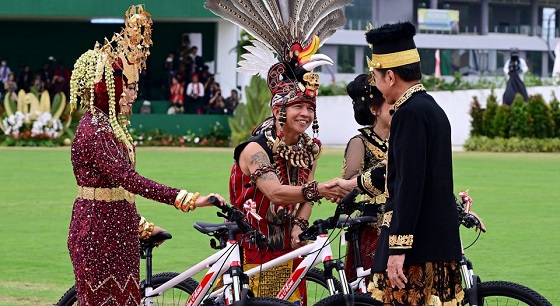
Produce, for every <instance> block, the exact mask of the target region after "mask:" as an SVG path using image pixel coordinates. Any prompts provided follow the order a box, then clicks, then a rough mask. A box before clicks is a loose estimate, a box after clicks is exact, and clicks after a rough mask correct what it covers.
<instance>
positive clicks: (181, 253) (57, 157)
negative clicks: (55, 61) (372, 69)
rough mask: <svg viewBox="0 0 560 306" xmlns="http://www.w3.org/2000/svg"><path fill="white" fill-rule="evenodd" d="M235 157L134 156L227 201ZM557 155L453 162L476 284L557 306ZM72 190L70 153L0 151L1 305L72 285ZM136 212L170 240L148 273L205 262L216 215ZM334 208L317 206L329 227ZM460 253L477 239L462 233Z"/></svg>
mask: <svg viewBox="0 0 560 306" xmlns="http://www.w3.org/2000/svg"><path fill="white" fill-rule="evenodd" d="M342 154H343V152H342V149H328V148H327V149H325V152H324V154H323V155H322V157H321V159H320V160H319V169H318V170H317V174H316V176H317V179H318V180H326V179H329V178H332V177H335V176H339V175H340V166H341V163H342ZM231 156H232V149H156V148H154V149H152V148H140V149H139V150H138V158H137V160H138V171H139V173H141V174H142V175H144V176H146V177H149V178H152V179H155V180H157V181H159V182H161V183H165V184H169V185H171V186H175V187H179V188H187V189H189V190H196V191H200V192H201V193H203V194H206V193H209V192H218V193H220V194H222V195H224V196H227V190H228V187H227V182H228V179H229V171H230V168H231V164H232V157H231ZM559 169H560V155H559V154H495V153H492V154H489V153H455V155H454V174H455V186H456V189H455V191H456V192H459V191H461V190H464V189H470V195H471V196H472V198H473V199H474V207H473V208H474V210H475V211H476V212H477V213H478V214H479V215H480V216H481V217H482V218H483V219H484V222H485V224H486V226H487V228H488V232H487V233H486V234H483V235H482V236H481V237H480V239H479V240H478V242H477V243H476V244H475V245H474V246H473V247H471V248H470V249H469V250H467V256H468V257H469V258H470V259H471V260H472V261H473V263H474V267H475V272H476V273H477V274H479V275H480V276H481V277H482V280H509V281H512V282H517V283H521V284H524V285H526V286H528V287H531V288H533V289H535V290H536V291H538V292H540V293H541V294H543V295H544V296H545V297H547V298H548V299H549V300H550V301H551V302H552V304H557V305H560V293H558V289H559V288H558V286H557V284H556V283H555V282H554V278H555V277H557V276H558V275H560V256H559V254H560V230H559V229H560V228H559V226H558V220H559V218H558V216H559V215H560V205H559V204H558V200H557V192H558V186H559V182H560V171H559ZM75 186H76V183H75V181H74V177H73V174H72V166H71V164H70V151H69V148H57V149H25V148H20V149H17V148H16V149H13V148H0V208H1V213H0V229H2V233H3V235H2V238H1V241H2V242H1V248H0V260H1V264H0V276H1V278H0V305H52V304H54V303H56V302H57V301H58V298H59V297H60V296H61V295H62V294H63V293H64V292H65V291H66V289H67V288H68V287H69V286H71V285H72V283H73V274H72V267H71V264H70V259H69V257H68V251H67V248H66V235H67V230H68V225H69V222H70V213H71V210H72V203H73V201H74V198H75V194H76V191H75V190H76V189H75ZM137 202H138V204H137V205H138V210H139V211H140V212H141V213H142V214H143V215H144V216H145V217H146V218H148V220H150V221H152V222H155V223H156V224H158V225H160V226H162V227H164V228H165V229H167V230H168V231H169V232H171V233H172V234H173V235H174V238H173V239H172V240H170V241H168V242H166V243H165V244H164V245H163V246H162V247H160V248H159V249H157V250H156V251H155V254H154V256H155V259H154V263H155V272H163V271H178V272H180V271H182V270H184V269H185V268H187V267H189V266H190V265H191V264H193V263H195V262H197V261H199V260H201V259H203V258H205V257H207V256H208V255H209V254H211V253H212V250H211V249H210V248H209V246H208V242H209V239H208V237H207V236H204V235H202V234H199V233H198V232H196V231H195V230H194V229H193V227H192V223H193V222H194V221H216V222H220V219H219V218H218V217H216V215H215V209H213V208H205V209H198V210H196V211H194V212H191V213H189V214H184V213H181V212H179V211H177V210H175V209H174V208H173V207H170V206H166V205H162V204H159V203H155V202H152V201H148V200H145V199H143V198H138V200H137ZM332 211H333V204H331V203H323V204H322V205H321V206H315V211H314V213H313V216H312V219H313V218H322V217H327V216H329V214H330V213H331V212H332ZM462 234H463V241H464V244H465V245H468V244H470V242H471V241H472V240H473V239H474V238H475V237H476V235H475V233H474V231H472V232H471V231H463V232H462Z"/></svg>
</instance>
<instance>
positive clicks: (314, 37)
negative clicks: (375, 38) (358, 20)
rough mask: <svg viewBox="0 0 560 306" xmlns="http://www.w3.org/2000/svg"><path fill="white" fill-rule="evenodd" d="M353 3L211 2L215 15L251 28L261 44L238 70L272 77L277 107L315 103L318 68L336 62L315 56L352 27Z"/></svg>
mask: <svg viewBox="0 0 560 306" xmlns="http://www.w3.org/2000/svg"><path fill="white" fill-rule="evenodd" d="M351 2H352V0H207V1H206V3H205V4H204V6H205V7H206V8H207V9H209V10H210V11H212V12H213V13H214V14H216V15H218V16H220V17H222V18H224V19H226V20H229V21H231V22H233V23H234V24H236V25H238V26H240V27H241V28H243V29H245V30H246V31H247V33H249V34H250V35H252V36H253V37H254V38H255V39H256V40H255V41H252V44H253V45H252V46H248V47H245V49H246V50H247V51H248V52H249V53H247V54H243V55H242V56H241V57H242V58H243V60H242V61H240V62H239V68H238V71H240V72H243V73H249V74H260V75H263V76H264V75H265V73H266V75H267V83H268V87H269V88H270V91H271V92H272V99H271V106H272V105H276V104H278V103H283V104H286V103H287V104H291V103H294V102H306V103H311V104H313V105H315V97H316V94H317V89H318V87H319V78H318V75H317V74H315V73H313V69H314V68H316V67H318V66H320V65H325V64H330V65H332V63H333V62H332V60H331V59H330V58H329V57H328V56H326V55H322V54H315V53H316V52H317V50H318V49H319V47H320V46H321V42H323V41H325V40H326V39H327V38H329V37H330V36H331V35H332V34H333V33H334V32H335V31H336V30H337V29H338V28H340V27H342V26H343V25H344V24H345V23H346V18H345V17H344V12H343V10H342V8H343V7H344V6H345V5H347V4H349V3H351Z"/></svg>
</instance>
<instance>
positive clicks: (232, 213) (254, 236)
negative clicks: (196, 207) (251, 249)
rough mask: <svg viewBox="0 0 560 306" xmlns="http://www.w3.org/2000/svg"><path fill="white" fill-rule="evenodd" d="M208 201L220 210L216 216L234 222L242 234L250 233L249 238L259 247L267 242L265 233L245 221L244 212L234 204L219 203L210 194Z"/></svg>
mask: <svg viewBox="0 0 560 306" xmlns="http://www.w3.org/2000/svg"><path fill="white" fill-rule="evenodd" d="M208 202H210V204H212V205H214V206H216V207H217V208H219V209H220V210H221V212H217V213H216V215H218V217H222V218H225V219H227V220H229V221H231V222H235V223H236V224H237V227H238V228H239V231H240V232H241V233H242V234H243V235H245V234H250V239H251V240H252V242H253V243H255V244H256V245H257V246H258V247H259V248H262V247H264V245H265V244H268V238H267V237H266V236H265V234H263V233H261V232H260V231H258V230H256V229H255V228H253V226H252V225H251V224H249V223H247V221H246V219H247V218H246V216H245V214H244V213H243V212H242V211H240V210H239V209H237V208H236V207H235V206H232V205H228V204H224V205H221V204H220V201H218V199H217V198H216V197H214V196H211V197H210V198H209V199H208Z"/></svg>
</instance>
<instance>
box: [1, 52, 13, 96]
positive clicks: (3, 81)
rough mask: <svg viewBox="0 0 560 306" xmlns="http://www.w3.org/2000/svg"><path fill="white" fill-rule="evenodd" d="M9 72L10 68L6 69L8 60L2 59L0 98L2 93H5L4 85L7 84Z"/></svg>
mask: <svg viewBox="0 0 560 306" xmlns="http://www.w3.org/2000/svg"><path fill="white" fill-rule="evenodd" d="M11 72H12V70H10V67H8V59H7V58H3V59H2V62H0V97H2V96H3V94H4V93H6V89H5V86H4V84H6V83H7V82H8V77H9V76H10V73H11Z"/></svg>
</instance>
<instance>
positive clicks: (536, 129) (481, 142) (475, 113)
mask: <svg viewBox="0 0 560 306" xmlns="http://www.w3.org/2000/svg"><path fill="white" fill-rule="evenodd" d="M469 114H470V115H471V137H470V138H469V139H468V140H467V141H466V142H465V144H464V145H463V146H464V148H465V149H466V150H467V151H489V152H560V102H559V101H558V99H557V98H556V96H553V99H552V101H550V103H547V102H546V101H545V100H544V99H543V97H542V96H541V95H535V96H530V97H529V99H528V100H527V101H524V100H523V98H522V97H521V95H517V96H516V97H515V100H514V101H513V103H512V105H511V107H510V106H509V105H505V104H503V105H498V99H497V97H496V95H495V94H494V92H493V91H492V93H491V94H490V96H489V97H488V98H487V101H486V109H483V108H482V107H481V106H480V103H479V102H478V100H477V99H476V98H473V102H472V104H471V109H470V111H469Z"/></svg>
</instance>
